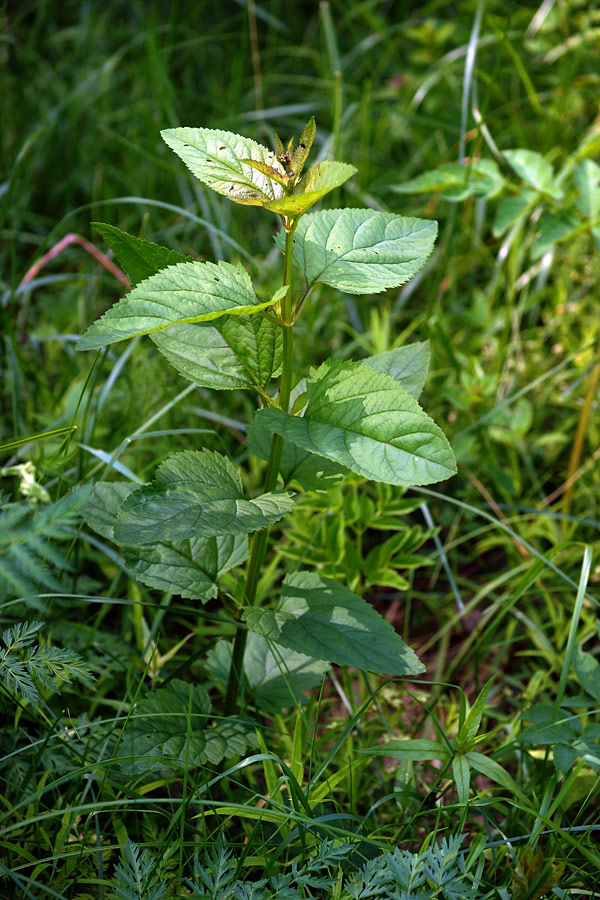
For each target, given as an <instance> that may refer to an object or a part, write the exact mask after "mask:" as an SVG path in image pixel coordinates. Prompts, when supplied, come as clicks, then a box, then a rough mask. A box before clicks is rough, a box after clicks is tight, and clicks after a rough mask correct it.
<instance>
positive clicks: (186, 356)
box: [150, 315, 282, 391]
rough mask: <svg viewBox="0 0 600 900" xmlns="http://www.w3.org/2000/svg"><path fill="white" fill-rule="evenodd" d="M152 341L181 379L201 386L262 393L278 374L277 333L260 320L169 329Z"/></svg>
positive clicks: (230, 318) (231, 318)
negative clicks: (243, 389)
mask: <svg viewBox="0 0 600 900" xmlns="http://www.w3.org/2000/svg"><path fill="white" fill-rule="evenodd" d="M150 337H151V338H152V340H153V341H154V343H155V344H156V346H157V347H158V349H159V350H160V352H161V354H162V355H163V356H164V358H165V359H166V360H167V361H168V362H169V363H170V364H171V365H172V366H173V368H175V369H176V370H177V371H178V372H179V374H180V375H183V377H184V378H188V379H189V380H190V381H193V382H194V383H195V384H198V385H200V386H201V387H207V388H213V389H214V390H227V391H231V390H234V389H236V388H245V389H256V388H257V387H258V388H265V387H266V385H267V384H268V383H269V381H270V380H271V378H276V377H277V376H278V375H279V373H280V371H281V360H282V336H281V328H280V327H279V326H278V325H277V324H276V323H275V322H273V320H272V319H269V318H267V317H266V316H263V315H258V316H223V317H222V318H220V319H216V320H215V322H207V323H205V324H199V325H173V326H172V327H171V328H167V329H165V330H164V331H159V332H157V333H156V334H152V335H150Z"/></svg>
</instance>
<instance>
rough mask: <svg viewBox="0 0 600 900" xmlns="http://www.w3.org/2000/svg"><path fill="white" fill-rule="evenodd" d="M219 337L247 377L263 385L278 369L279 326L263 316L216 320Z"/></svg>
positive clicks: (279, 356)
mask: <svg viewBox="0 0 600 900" xmlns="http://www.w3.org/2000/svg"><path fill="white" fill-rule="evenodd" d="M216 328H217V329H218V330H219V331H220V333H221V336H222V337H223V340H225V341H226V342H227V345H228V346H229V347H231V350H232V351H233V353H235V355H236V357H237V359H238V360H239V361H240V363H241V364H242V365H243V366H244V367H245V368H246V370H247V371H248V373H249V374H250V376H251V378H252V379H253V380H254V381H255V382H256V383H257V384H258V385H260V386H261V387H264V386H265V385H266V384H268V382H269V381H270V379H271V378H273V377H276V376H277V375H278V374H279V373H280V371H281V360H282V346H283V341H282V334H281V328H280V327H279V326H278V325H277V323H276V322H273V321H272V319H268V318H267V317H266V316H245V317H244V318H238V317H236V318H233V317H229V316H228V317H227V318H224V319H223V320H221V321H220V322H217V324H216Z"/></svg>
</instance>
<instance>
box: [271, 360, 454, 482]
mask: <svg viewBox="0 0 600 900" xmlns="http://www.w3.org/2000/svg"><path fill="white" fill-rule="evenodd" d="M307 393H308V406H307V409H306V412H305V414H304V416H292V415H290V414H289V413H286V412H284V411H283V410H281V409H275V408H269V409H263V410H260V411H259V412H258V413H257V421H258V422H259V423H260V424H261V425H262V426H264V427H265V428H267V429H268V430H269V431H270V432H271V433H273V434H275V433H279V434H281V435H283V437H284V438H285V439H286V440H289V441H291V442H292V443H294V444H296V445H297V446H299V447H302V448H303V449H304V450H309V451H310V452H313V453H317V454H319V455H321V456H325V457H327V458H328V459H331V460H333V461H334V462H336V463H338V464H339V465H342V466H345V467H346V468H348V469H350V471H352V472H356V474H358V475H362V476H363V477H364V478H370V479H372V480H373V481H382V482H384V483H387V484H398V485H404V486H410V485H419V484H431V483H433V482H436V481H443V480H444V479H446V478H449V477H450V476H451V475H453V474H454V472H455V471H456V464H455V461H454V455H453V453H452V450H451V449H450V445H449V444H448V441H447V439H446V437H445V436H444V434H443V432H442V431H441V429H440V428H438V426H437V425H436V424H435V423H434V422H433V420H432V419H430V418H429V416H427V415H426V414H425V413H424V412H423V410H422V409H421V407H420V406H419V404H418V403H417V401H416V400H415V399H414V398H413V397H411V396H410V394H409V393H408V392H407V391H405V390H404V389H403V388H402V387H400V385H398V384H397V383H396V382H395V381H394V379H393V378H391V377H390V376H389V375H383V374H382V373H380V372H376V371H375V370H374V369H372V368H371V367H370V366H368V365H366V364H365V363H356V362H342V361H339V360H335V361H332V360H328V361H327V362H325V363H323V365H321V366H320V367H319V368H318V369H317V370H316V371H313V372H312V373H311V375H310V377H309V378H308V381H307Z"/></svg>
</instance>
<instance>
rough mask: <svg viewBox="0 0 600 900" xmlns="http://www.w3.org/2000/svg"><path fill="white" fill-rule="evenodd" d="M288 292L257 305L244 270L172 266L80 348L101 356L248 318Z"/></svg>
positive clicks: (115, 310)
mask: <svg viewBox="0 0 600 900" xmlns="http://www.w3.org/2000/svg"><path fill="white" fill-rule="evenodd" d="M282 292H283V293H285V288H282V289H281V290H279V291H277V293H276V294H275V295H274V296H273V297H272V298H271V299H270V300H267V301H265V302H259V300H258V299H257V298H256V296H255V294H254V291H253V289H252V282H251V281H250V276H249V275H248V273H247V272H246V271H245V270H244V269H243V268H242V267H241V266H237V265H236V266H233V265H231V264H230V263H225V262H219V263H217V264H216V265H215V263H209V262H185V263H178V264H177V265H175V266H168V267H167V268H165V269H162V270H161V271H160V272H158V274H156V275H152V277H151V278H147V279H146V281H142V282H141V283H140V284H138V285H137V287H135V288H134V289H133V290H132V291H130V293H129V294H127V296H126V297H124V298H123V299H122V300H119V302H118V303H116V304H115V305H114V306H112V307H111V308H110V309H109V310H108V311H107V312H105V313H104V315H103V316H102V318H100V319H98V321H97V322H94V323H93V325H90V327H89V328H88V330H87V331H86V333H85V334H84V335H83V337H82V338H81V340H80V341H79V343H78V344H77V348H78V349H79V350H97V349H98V348H100V347H105V346H106V345H107V344H112V343H114V342H115V341H123V340H126V339H127V338H131V337H135V336H136V335H138V334H152V333H155V332H158V331H162V329H164V328H168V327H169V326H171V325H176V324H184V323H190V322H207V321H209V320H211V319H216V318H218V317H219V316H222V315H223V313H228V314H229V315H236V316H237V315H248V314H250V313H256V312H260V310H261V309H264V308H265V307H267V306H270V305H272V304H273V303H276V302H277V300H279V299H280V298H281V296H282Z"/></svg>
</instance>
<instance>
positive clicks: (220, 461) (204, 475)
mask: <svg viewBox="0 0 600 900" xmlns="http://www.w3.org/2000/svg"><path fill="white" fill-rule="evenodd" d="M293 505H294V500H293V495H292V494H290V493H289V492H286V493H275V492H274V493H269V494H262V495H261V496H260V497H256V498H255V499H254V500H244V498H243V493H242V479H241V475H240V473H239V470H238V469H237V468H236V466H234V464H233V463H232V462H231V461H230V460H229V459H227V457H225V456H223V455H222V454H220V453H214V452H212V451H211V450H184V451H183V452H182V453H176V454H174V455H173V456H170V457H169V458H168V459H166V460H165V462H164V463H162V465H160V466H159V467H158V469H157V471H156V477H155V480H154V481H153V482H152V484H150V485H145V486H144V487H141V488H138V489H137V490H135V491H134V492H133V493H132V494H130V496H129V497H128V498H127V500H126V501H125V503H124V504H123V506H122V507H121V511H120V513H119V515H118V517H117V520H116V523H115V538H116V540H117V541H118V542H119V543H123V544H148V543H151V542H156V541H161V542H169V541H172V540H177V539H179V538H186V537H189V535H194V537H219V536H221V535H228V534H231V535H233V534H249V533H250V532H252V531H258V530H259V529H261V528H265V527H266V526H267V525H270V524H272V523H273V522H278V521H279V519H281V518H283V516H284V515H285V514H286V513H288V512H289V511H290V510H291V509H292V508H293Z"/></svg>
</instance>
